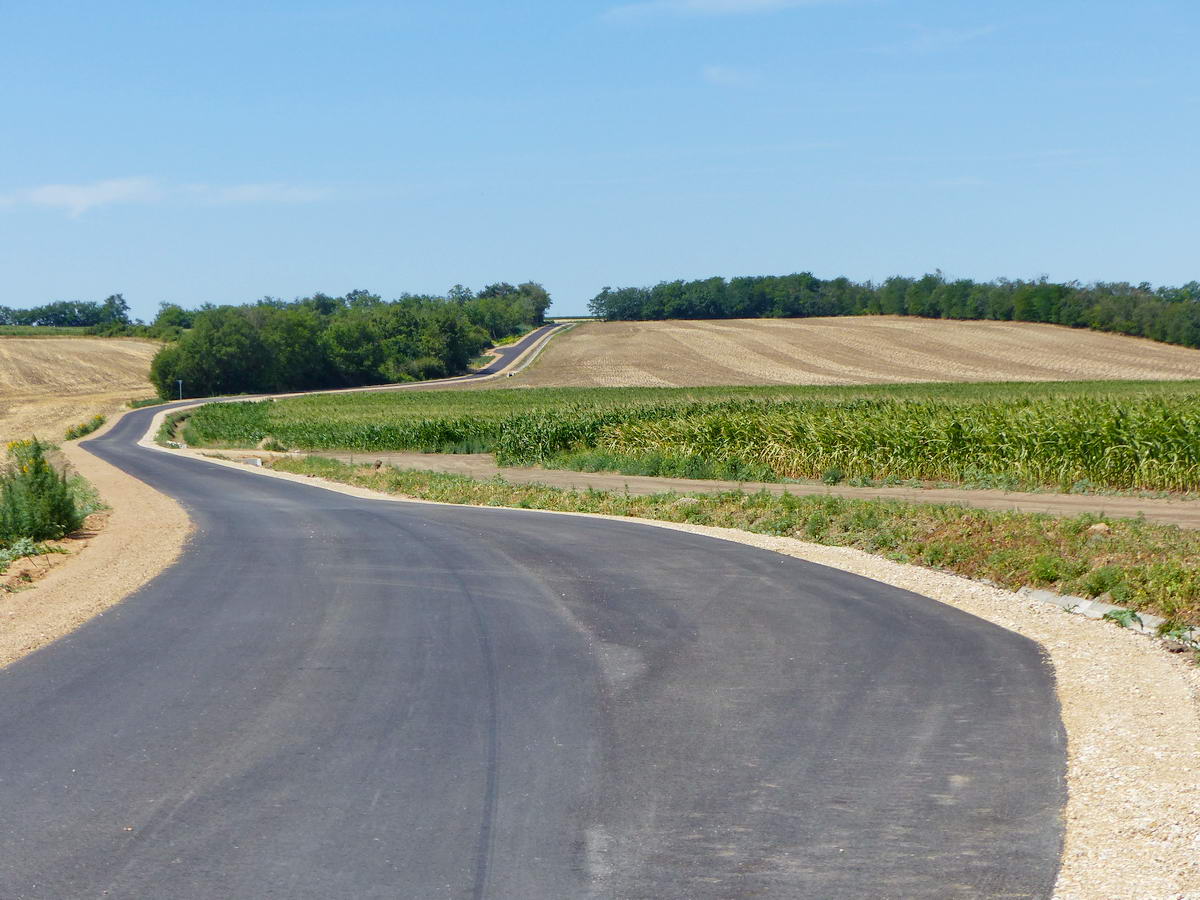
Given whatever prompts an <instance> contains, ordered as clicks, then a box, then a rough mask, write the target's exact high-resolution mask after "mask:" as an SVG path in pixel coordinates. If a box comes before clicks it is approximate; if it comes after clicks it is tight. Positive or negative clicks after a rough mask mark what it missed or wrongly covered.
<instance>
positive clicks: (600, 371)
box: [505, 316, 1200, 387]
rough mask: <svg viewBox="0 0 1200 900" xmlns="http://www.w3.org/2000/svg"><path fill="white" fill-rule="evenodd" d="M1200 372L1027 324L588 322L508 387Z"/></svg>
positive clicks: (1170, 376) (1169, 356)
mask: <svg viewBox="0 0 1200 900" xmlns="http://www.w3.org/2000/svg"><path fill="white" fill-rule="evenodd" d="M1189 378H1200V350H1189V349H1187V348H1185V347H1173V346H1170V345H1168V344H1159V343H1156V342H1154V341H1149V340H1145V339H1143V338H1131V337H1124V336H1122V335H1114V334H1102V333H1099V332H1094V331H1085V330H1080V329H1074V328H1065V327H1063V326H1059V325H1038V324H1033V323H1027V322H957V321H944V320H940V319H913V318H902V317H898V316H856V317H847V318H819V319H725V320H718V321H668V322H589V323H586V324H583V325H579V326H577V327H576V328H574V329H572V330H571V331H569V332H567V333H566V334H562V335H559V336H558V337H556V338H554V339H553V340H552V341H551V342H550V343H549V344H548V345H547V347H546V349H545V351H543V353H542V355H541V357H540V358H539V359H538V360H537V361H536V362H535V363H534V364H533V365H532V366H530V367H529V368H528V369H526V370H525V371H524V372H522V373H521V374H519V375H517V376H514V377H513V378H512V379H509V381H508V384H507V385H505V386H510V387H518V386H526V387H542V386H547V387H549V386H581V387H616V386H634V387H643V386H644V387H654V386H662V387H668V386H677V387H694V386H700V385H728V384H746V385H750V384H883V383H889V382H922V381H926V382H929V381H1089V380H1093V379H1131V380H1142V379H1144V380H1160V379H1161V380H1182V379H1189Z"/></svg>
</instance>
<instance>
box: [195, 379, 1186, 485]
mask: <svg viewBox="0 0 1200 900" xmlns="http://www.w3.org/2000/svg"><path fill="white" fill-rule="evenodd" d="M185 437H186V439H187V440H188V442H189V443H191V444H194V445H198V446H222V445H223V446H253V445H255V444H256V443H258V442H259V441H261V440H263V439H264V438H266V437H270V438H273V439H274V440H276V441H278V442H280V443H281V444H283V445H285V446H287V447H291V448H295V449H302V450H321V449H344V450H352V451H362V452H378V451H387V450H419V451H431V452H437V451H441V452H471V451H491V452H495V453H496V455H497V459H498V460H499V461H500V462H502V463H508V464H530V463H541V464H545V465H550V466H554V465H556V464H558V463H562V462H563V460H564V458H565V457H567V456H569V455H571V454H578V453H580V452H585V451H599V452H600V453H602V454H609V455H611V456H613V457H620V458H625V459H630V458H632V459H636V458H639V457H650V456H654V457H661V458H671V459H698V460H703V461H705V462H706V463H709V464H711V465H712V466H713V467H717V468H722V469H724V470H738V469H744V470H754V471H766V472H769V473H774V475H775V477H777V478H780V479H787V478H796V479H808V478H819V477H821V476H822V474H823V473H827V472H829V471H831V470H836V471H838V472H839V473H841V474H842V475H843V476H844V477H846V478H851V479H853V478H863V479H919V480H923V481H944V482H952V483H964V482H979V481H983V480H988V479H991V480H995V479H1004V480H1005V481H1006V482H1009V483H1019V484H1022V485H1028V486H1035V485H1040V486H1052V487H1057V488H1060V489H1071V488H1072V487H1073V486H1076V485H1079V484H1080V483H1083V484H1085V485H1089V486H1094V487H1096V488H1106V489H1118V490H1125V489H1133V490H1153V491H1194V490H1197V489H1198V488H1200V385H1197V383H1195V382H1182V383H1174V384H1169V383H1120V382H1094V383H1079V384H1049V385H1047V384H1021V385H1010V384H1004V385H895V386H885V387H875V388H871V387H868V388H709V389H704V388H701V389H695V388H692V389H662V388H656V389H649V388H614V389H603V388H583V389H565V388H555V389H544V390H519V391H518V390H490V391H479V390H476V391H428V392H400V393H375V394H351V395H337V396H317V397H304V398H296V399H289V400H281V401H278V402H270V401H266V402H260V403H228V404H210V405H208V406H205V407H203V408H202V409H200V410H198V411H197V412H196V413H195V414H194V415H193V416H192V417H191V418H190V420H189V421H188V424H187V431H186V433H185Z"/></svg>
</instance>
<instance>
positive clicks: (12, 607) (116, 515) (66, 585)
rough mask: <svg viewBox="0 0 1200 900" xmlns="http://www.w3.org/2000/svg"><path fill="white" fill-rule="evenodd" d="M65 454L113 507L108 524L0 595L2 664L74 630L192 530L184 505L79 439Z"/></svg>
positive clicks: (162, 564) (163, 560) (130, 588)
mask: <svg viewBox="0 0 1200 900" xmlns="http://www.w3.org/2000/svg"><path fill="white" fill-rule="evenodd" d="M62 452H63V454H64V455H65V456H66V458H67V459H68V460H69V462H70V464H71V466H72V467H73V468H74V469H75V470H76V471H77V472H79V474H81V475H83V477H85V478H86V479H87V480H88V481H89V482H91V484H92V485H93V486H94V487H95V489H96V491H97V492H98V493H99V495H100V496H101V498H103V500H104V501H105V502H106V503H107V504H108V505H109V506H110V507H111V509H110V511H109V512H108V513H107V521H106V523H105V527H104V528H103V529H101V530H99V531H97V532H95V533H94V534H93V535H92V536H91V537H88V538H86V539H84V540H81V541H78V542H75V543H73V545H72V549H73V550H79V551H82V552H79V553H78V554H77V555H74V556H72V557H71V558H70V560H69V561H68V562H69V564H67V565H62V566H60V567H58V568H55V569H54V570H52V571H50V572H49V573H48V574H47V575H46V576H45V577H44V578H42V579H41V580H39V581H37V582H35V583H34V584H33V585H31V586H30V587H29V588H27V589H25V590H22V591H19V592H17V593H10V594H2V595H0V667H3V666H6V665H8V664H9V663H11V662H13V661H15V660H17V659H20V658H21V657H22V656H24V655H26V654H27V653H32V652H33V651H34V650H37V649H38V648H39V647H42V646H45V645H46V644H49V643H50V642H51V641H54V640H56V639H57V638H60V637H62V636H63V635H64V634H67V633H69V632H71V631H74V630H75V629H76V628H78V627H79V626H80V625H83V624H84V623H85V622H87V621H88V620H89V619H91V618H93V617H94V616H97V615H100V614H102V613H103V612H104V611H105V610H107V609H108V608H109V607H111V606H113V605H114V604H116V603H119V602H120V601H121V600H123V599H124V598H125V597H127V596H128V595H129V594H131V593H133V592H134V591H136V590H137V589H138V588H140V587H141V586H142V585H144V584H146V583H147V582H148V581H150V579H152V578H154V577H155V576H157V575H158V574H159V573H161V572H162V571H163V570H164V569H165V568H166V567H167V566H169V565H170V564H171V563H172V562H174V560H175V559H176V557H178V555H179V553H180V552H181V551H182V549H183V546H184V543H185V541H186V539H187V535H188V533H189V532H190V530H191V525H190V523H189V521H188V517H187V514H186V513H185V512H184V511H183V508H182V507H181V506H180V505H179V504H178V503H176V502H175V501H174V500H171V499H170V498H169V497H166V496H165V495H163V494H160V493H159V492H158V491H156V490H154V489H153V488H151V487H149V486H148V485H146V484H144V483H142V482H141V481H138V480H137V479H135V478H132V477H130V476H129V475H126V474H125V473H124V472H121V471H120V470H119V469H116V468H114V467H113V466H110V465H108V463H105V462H101V461H100V460H99V459H97V458H96V457H94V456H92V455H91V454H90V453H88V452H87V451H86V450H84V449H83V448H82V447H80V446H78V445H77V444H66V445H64V446H63V448H62Z"/></svg>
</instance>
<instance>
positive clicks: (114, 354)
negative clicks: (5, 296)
mask: <svg viewBox="0 0 1200 900" xmlns="http://www.w3.org/2000/svg"><path fill="white" fill-rule="evenodd" d="M160 346H162V345H161V344H158V343H156V342H154V341H142V340H135V339H126V338H72V337H65V338H20V337H0V442H4V443H7V442H8V441H12V440H17V439H19V438H27V437H32V436H37V437H40V438H42V439H43V440H49V441H54V442H57V441H60V440H62V435H63V432H64V431H65V430H66V429H67V428H68V427H70V426H71V425H77V424H79V423H80V422H83V421H85V420H87V419H90V418H91V417H92V416H94V415H97V414H103V415H106V416H111V415H113V414H114V413H116V412H119V411H120V410H121V409H123V408H125V405H126V403H127V402H128V401H130V400H133V399H142V398H144V397H153V396H154V388H153V387H151V385H150V380H149V378H148V375H149V372H150V360H151V359H153V357H154V354H155V353H157V352H158V349H159V347H160Z"/></svg>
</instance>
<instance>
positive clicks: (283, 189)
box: [183, 182, 329, 206]
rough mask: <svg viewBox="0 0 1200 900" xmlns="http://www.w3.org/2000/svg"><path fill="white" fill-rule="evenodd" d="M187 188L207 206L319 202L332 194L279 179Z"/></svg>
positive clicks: (190, 186)
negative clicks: (254, 182)
mask: <svg viewBox="0 0 1200 900" xmlns="http://www.w3.org/2000/svg"><path fill="white" fill-rule="evenodd" d="M183 190H184V191H186V193H187V194H188V195H190V196H192V197H194V198H195V199H196V200H198V201H199V202H201V203H203V204H205V205H207V206H246V205H251V204H292V203H315V202H316V201H318V200H323V199H324V198H325V197H328V196H329V191H328V190H325V189H324V188H314V187H305V186H303V185H297V184H282V183H279V182H268V183H265V184H234V185H229V186H226V187H214V186H212V185H207V184H190V185H187V187H186V188H184V189H183Z"/></svg>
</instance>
